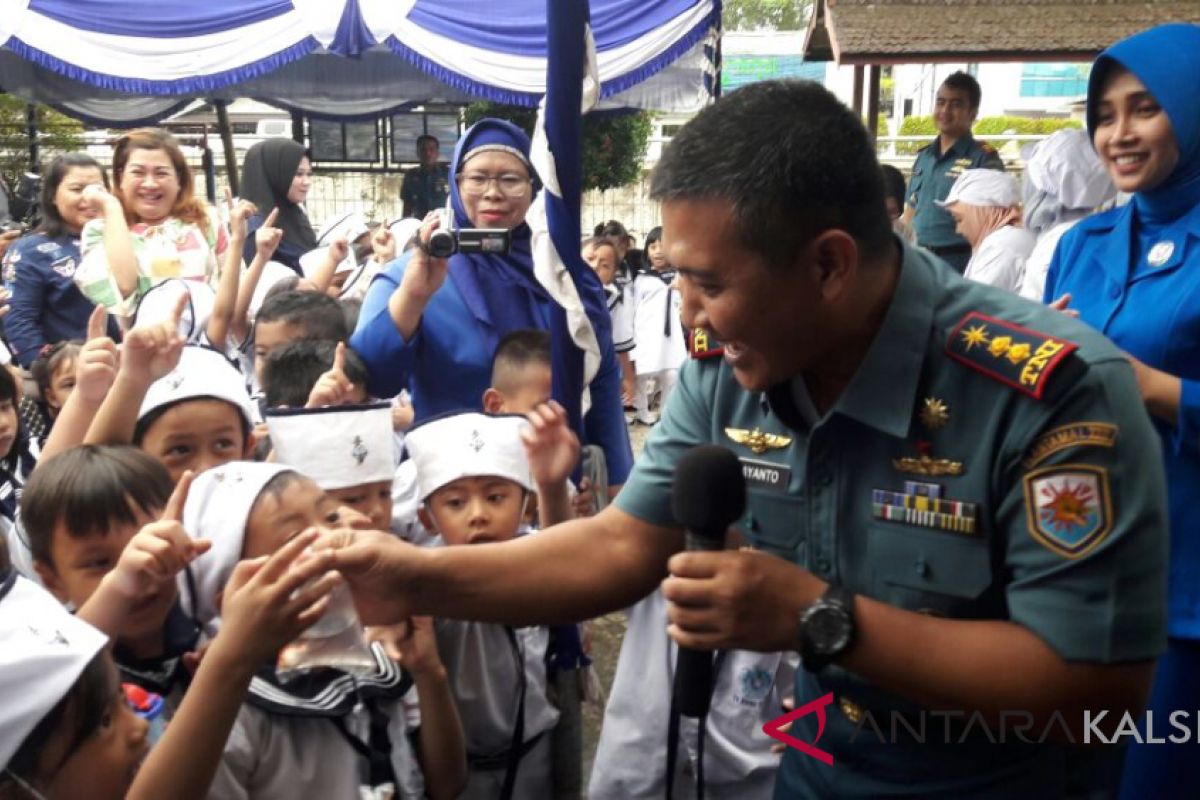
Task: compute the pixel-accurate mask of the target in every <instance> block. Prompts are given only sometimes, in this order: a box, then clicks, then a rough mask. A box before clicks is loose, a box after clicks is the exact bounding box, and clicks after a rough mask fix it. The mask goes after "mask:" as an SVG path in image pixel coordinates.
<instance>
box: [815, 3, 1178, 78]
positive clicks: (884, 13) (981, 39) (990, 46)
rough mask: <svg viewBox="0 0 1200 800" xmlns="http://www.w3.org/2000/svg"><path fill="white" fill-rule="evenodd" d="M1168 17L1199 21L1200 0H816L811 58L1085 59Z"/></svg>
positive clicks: (868, 61)
mask: <svg viewBox="0 0 1200 800" xmlns="http://www.w3.org/2000/svg"><path fill="white" fill-rule="evenodd" d="M1164 22H1196V23H1200V2H1198V1H1197V0H1149V1H1148V0H1136V1H1135V0H817V2H816V6H815V8H814V10H813V14H812V19H811V20H810V22H809V26H808V31H807V33H806V35H805V38H804V58H805V60H806V61H837V62H838V63H839V64H901V63H932V62H939V61H940V62H945V61H972V62H978V61H1087V60H1090V59H1092V58H1093V57H1095V56H1096V54H1097V53H1099V52H1100V51H1101V50H1103V49H1104V48H1105V47H1107V46H1108V45H1110V44H1112V43H1113V42H1115V41H1117V40H1118V39H1123V38H1125V37H1126V36H1129V35H1131V34H1133V33H1137V32H1138V31H1140V30H1144V29H1146V28H1149V27H1152V26H1154V25H1159V24H1161V23H1164Z"/></svg>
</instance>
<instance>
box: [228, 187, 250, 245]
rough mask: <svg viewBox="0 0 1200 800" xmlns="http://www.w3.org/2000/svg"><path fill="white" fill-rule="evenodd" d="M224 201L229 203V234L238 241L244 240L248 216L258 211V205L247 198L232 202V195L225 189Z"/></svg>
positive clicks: (247, 228)
mask: <svg viewBox="0 0 1200 800" xmlns="http://www.w3.org/2000/svg"><path fill="white" fill-rule="evenodd" d="M225 202H226V203H227V204H228V205H229V235H230V236H231V237H233V238H234V239H236V240H237V241H239V242H244V241H246V232H247V231H248V230H249V228H250V225H249V222H250V218H251V217H253V216H254V215H255V214H257V213H258V207H257V206H256V205H254V203H251V202H250V201H249V200H239V201H238V202H237V203H236V204H235V203H234V202H233V195H232V194H230V192H229V190H228V189H226V190H225Z"/></svg>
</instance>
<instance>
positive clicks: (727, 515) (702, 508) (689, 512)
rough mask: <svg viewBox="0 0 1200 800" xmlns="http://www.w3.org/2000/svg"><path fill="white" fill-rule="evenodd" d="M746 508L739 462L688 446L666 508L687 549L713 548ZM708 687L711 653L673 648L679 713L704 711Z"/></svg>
mask: <svg viewBox="0 0 1200 800" xmlns="http://www.w3.org/2000/svg"><path fill="white" fill-rule="evenodd" d="M745 510H746V479H745V478H744V477H743V476H742V465H741V463H740V462H739V461H738V458H737V456H735V455H734V454H733V453H732V452H730V451H729V450H726V449H725V448H724V447H719V446H717V445H701V446H700V447H693V448H692V449H691V450H689V451H688V452H687V453H685V454H684V456H683V458H681V459H679V465H678V467H677V468H676V470H675V486H674V488H673V489H672V491H671V511H672V513H673V514H674V515H675V521H676V522H678V523H680V524H681V525H683V527H684V528H686V530H687V545H686V546H687V549H688V550H689V551H691V550H701V551H714V550H722V549H724V547H725V530H726V529H727V528H728V527H729V526H730V525H732V524H733V523H734V521H735V520H737V519H738V517H740V516H741V515H742V512H743V511H745ZM712 690H713V654H712V652H711V651H708V650H692V649H691V648H688V647H680V648H679V658H678V659H677V661H676V662H675V686H674V692H675V704H676V706H677V707H678V709H679V713H680V714H682V715H683V716H685V717H703V716H704V715H705V714H707V713H708V706H709V701H710V700H712Z"/></svg>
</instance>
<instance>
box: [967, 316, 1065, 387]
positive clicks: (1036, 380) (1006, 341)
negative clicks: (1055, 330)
mask: <svg viewBox="0 0 1200 800" xmlns="http://www.w3.org/2000/svg"><path fill="white" fill-rule="evenodd" d="M1078 349H1079V345H1077V344H1075V343H1074V342H1069V341H1067V340H1066V339H1059V338H1058V337H1055V336H1047V335H1046V334H1044V333H1038V332H1037V331H1034V330H1030V329H1029V328H1024V327H1022V326H1020V325H1017V324H1015V323H1012V322H1005V321H1004V320H1001V319H996V318H995V317H989V316H987V315H986V314H981V313H979V312H978V311H972V312H971V313H969V314H967V315H966V316H965V317H963V318H962V320H961V321H960V322H959V323H958V325H956V326H955V327H954V330H953V331H951V333H950V338H949V339H948V340H947V341H946V353H947V355H949V356H950V357H951V358H953V359H954V360H955V361H958V362H960V363H962V364H965V365H967V366H968V367H970V368H971V369H973V370H975V371H976V372H982V373H983V374H984V375H987V376H988V377H990V378H995V379H996V380H998V381H1000V382H1001V383H1005V384H1008V385H1009V386H1011V387H1012V388H1014V389H1016V390H1017V391H1020V392H1024V393H1025V394H1027V395H1029V396H1030V397H1033V398H1035V399H1038V400H1040V399H1042V394H1043V393H1044V392H1045V390H1046V383H1047V381H1048V379H1049V378H1050V375H1051V374H1052V373H1053V372H1054V371H1055V370H1056V369H1057V368H1058V367H1059V366H1060V365H1061V364H1062V363H1063V362H1064V361H1065V360H1066V359H1067V357H1068V356H1070V355H1071V353H1073V352H1075V351H1076V350H1078Z"/></svg>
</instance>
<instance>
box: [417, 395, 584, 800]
mask: <svg viewBox="0 0 1200 800" xmlns="http://www.w3.org/2000/svg"><path fill="white" fill-rule="evenodd" d="M560 424H561V421H560ZM526 426H527V423H526V421H525V418H523V417H515V416H504V417H496V416H488V415H485V414H478V413H474V412H466V413H458V414H451V415H448V416H444V417H439V418H435V419H432V420H430V421H428V422H425V423H423V424H421V425H418V426H417V427H416V428H413V430H412V431H410V432H409V434H408V437H407V440H406V446H407V447H408V451H409V455H410V456H411V457H412V461H413V463H414V464H415V466H416V475H417V483H418V489H419V495H420V498H421V507H420V509H419V510H418V512H417V513H418V514H419V515H420V517H421V522H422V524H423V525H424V526H425V528H427V529H428V530H429V531H431V532H433V533H435V534H437V535H439V536H440V537H441V538H442V540H443V541H444V542H445V546H450V547H454V546H460V545H470V544H483V543H486V542H501V541H507V540H509V539H512V538H514V537H515V536H517V535H518V534H519V533H520V532H521V529H522V520H523V517H524V515H525V511H526V505H527V501H528V499H529V496H530V494H531V493H532V492H533V491H534V487H535V485H538V486H541V485H552V484H553V482H554V481H557V489H559V490H561V489H562V487H563V481H564V479H565V476H564V475H561V474H559V475H557V476H547V475H544V474H543V473H544V472H545V470H544V468H542V467H540V466H539V467H536V468H535V472H536V473H537V474H536V475H535V474H534V473H533V472H531V465H530V461H529V459H528V457H527V456H526V452H525V446H524V445H523V444H522V438H521V437H522V429H523V428H525V427H526ZM574 457H575V458H578V451H577V450H576V452H575V454H574ZM569 466H574V463H573V460H571V462H570V465H569ZM568 468H569V467H568ZM535 479H536V484H535ZM563 494H565V492H564V493H563ZM436 625H437V639H438V650H439V652H440V653H441V655H442V658H443V660H444V661H445V663H446V668H447V671H448V673H449V674H450V676H451V683H452V688H453V692H454V697H455V700H456V702H457V704H458V712H459V715H460V717H461V718H462V721H463V730H464V731H465V734H466V740H467V760H468V768H469V776H468V783H467V790H466V792H465V793H464V794H463V795H461V797H464V798H470V799H471V800H497V798H499V799H500V800H512V799H513V798H516V799H518V800H522V799H523V798H549V797H552V796H553V786H552V776H551V768H552V767H551V758H550V753H551V747H550V744H551V739H550V736H548V735H547V734H548V733H549V732H550V731H551V729H552V728H554V726H555V724H556V723H557V722H558V711H557V710H555V708H554V707H553V706H552V705H551V703H550V700H549V698H548V697H547V695H546V663H545V656H546V646H547V643H548V638H549V636H548V631H547V629H546V628H544V627H529V628H516V629H514V628H511V627H509V626H506V625H496V624H492V623H484V622H460V621H455V620H438V621H437V623H436Z"/></svg>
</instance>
